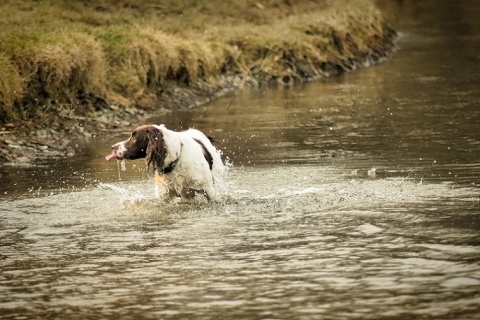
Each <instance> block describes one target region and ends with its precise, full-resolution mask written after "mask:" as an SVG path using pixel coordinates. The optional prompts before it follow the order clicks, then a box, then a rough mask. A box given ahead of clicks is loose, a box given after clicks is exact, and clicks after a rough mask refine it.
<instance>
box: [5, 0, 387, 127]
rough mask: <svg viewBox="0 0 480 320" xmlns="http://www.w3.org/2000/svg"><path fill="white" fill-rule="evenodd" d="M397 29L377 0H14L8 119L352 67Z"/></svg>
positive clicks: (9, 2) (9, 17)
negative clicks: (221, 82)
mask: <svg viewBox="0 0 480 320" xmlns="http://www.w3.org/2000/svg"><path fill="white" fill-rule="evenodd" d="M386 32H388V28H386V24H385V22H384V21H383V20H382V17H381V16H380V14H379V12H378V11H377V10H376V9H375V8H374V6H373V4H372V1H371V0H356V1H351V0H335V1H333V0H317V1H312V0H265V1H261V2H260V1H251V0H234V1H221V0H214V1H196V0H175V1H174V0H165V1H155V0H124V1H116V0H83V1H69V0H49V1H48V0H6V1H4V2H2V4H0V71H1V75H2V76H1V77H0V117H1V118H0V121H3V122H6V121H11V120H22V119H23V120H25V119H29V118H33V117H35V118H40V119H46V120H48V119H49V118H50V117H51V116H56V115H63V114H72V113H73V114H86V113H88V112H94V110H95V108H98V106H95V105H94V104H91V103H89V102H88V101H89V99H91V98H92V97H94V98H98V97H99V98H101V99H102V100H103V101H105V100H106V101H108V102H109V103H110V104H122V105H125V106H131V107H134V106H136V105H137V103H138V101H139V100H141V99H142V97H144V96H146V95H159V94H161V92H162V90H163V89H164V88H166V87H172V86H180V87H196V86H200V85H202V84H209V83H210V84H213V83H215V82H216V81H217V80H218V79H219V77H220V76H221V75H227V76H237V77H241V78H243V79H246V80H251V81H277V82H283V83H290V82H292V81H301V80H304V79H308V78H313V77H317V76H321V75H323V74H326V73H331V72H336V71H338V70H349V68H353V67H354V65H353V63H352V61H354V60H355V59H358V58H362V57H368V56H369V55H373V56H374V55H375V54H376V51H378V50H379V49H380V45H381V44H380V43H379V42H380V41H381V39H384V38H385V33H386ZM150 107H155V106H150Z"/></svg>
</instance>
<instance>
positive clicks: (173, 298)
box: [0, 1, 480, 319]
mask: <svg viewBox="0 0 480 320" xmlns="http://www.w3.org/2000/svg"><path fill="white" fill-rule="evenodd" d="M380 4H381V7H382V8H383V10H384V11H385V12H386V13H387V14H389V15H391V16H392V19H394V21H396V26H397V29H399V30H400V31H401V32H402V34H401V38H400V40H399V45H400V47H401V49H400V50H399V51H398V52H397V53H396V55H395V57H394V58H393V59H392V60H391V61H388V62H386V63H384V64H382V65H378V66H375V67H371V68H367V69H362V70H358V71H356V72H354V73H350V74H346V75H343V76H341V77H336V78H331V79H326V80H323V81H319V82H316V83H309V84H306V85H304V86H299V87H294V88H276V89H275V88H265V89H261V90H246V91H243V92H237V93H235V94H231V95H230V96H227V97H224V98H222V99H220V100H217V101H215V102H213V103H211V104H209V105H206V106H204V107H199V108H197V109H194V110H190V111H187V112H182V113H176V114H169V115H166V116H164V117H162V118H160V119H152V121H153V122H157V123H158V122H163V123H165V124H166V125H167V127H170V128H172V129H181V128H187V127H191V126H194V127H196V128H199V129H202V130H205V131H207V132H209V133H210V134H211V135H213V136H215V137H216V138H217V146H218V147H219V148H221V149H223V150H224V152H225V155H226V156H228V157H229V158H230V161H231V162H232V163H233V166H232V167H231V170H230V174H229V177H228V179H227V181H226V182H225V183H226V184H227V185H228V188H227V190H226V192H224V194H222V196H221V198H220V200H219V201H218V202H217V203H213V204H212V203H206V202H205V201H203V200H202V199H198V200H196V201H194V202H182V203H176V204H167V205H165V204H160V203H158V202H156V201H155V199H154V198H153V193H154V190H153V186H152V178H151V177H150V176H149V175H148V174H147V173H145V172H144V165H143V163H142V162H141V161H140V162H130V163H128V164H127V171H125V172H124V171H120V170H119V169H118V168H117V166H116V164H115V163H105V162H104V160H103V156H104V155H105V154H107V153H108V152H109V150H108V149H109V145H110V144H111V143H112V142H114V141H117V140H118V139H119V138H123V136H117V137H115V136H112V137H108V138H95V139H92V141H90V142H89V144H88V145H81V146H78V150H79V152H77V156H76V157H74V158H70V159H67V160H65V161H61V162H44V163H41V166H40V167H37V168H9V167H4V168H0V174H1V185H0V192H1V200H0V245H1V251H0V268H1V274H0V293H1V294H0V314H1V318H2V319H3V318H5V319H10V318H11V319H15V318H17V319H21V318H28V319H33V318H36V319H43V318H45V319H46V318H65V319H86V318H88V319H97V318H102V319H105V318H106V319H109V318H122V319H128V318H135V319H141V318H150V319H185V318H192V319H207V318H210V319H227V318H228V319H319V318H321V319H379V318H382V319H386V318H387V319H390V318H392V319H405V318H415V319H418V318H422V319H477V318H478V316H479V315H480V213H479V212H480V188H479V183H480V134H479V126H480V90H479V89H480V88H479V83H480V67H479V66H480V55H479V52H480V40H479V37H480V22H479V21H478V19H477V18H478V17H477V16H476V15H475V14H474V13H475V12H479V11H480V7H479V5H478V4H476V5H475V4H474V3H473V2H470V1H442V4H441V5H440V4H438V1H397V2H393V1H392V2H386V3H380Z"/></svg>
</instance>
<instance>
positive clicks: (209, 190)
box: [203, 185, 217, 201]
mask: <svg viewBox="0 0 480 320" xmlns="http://www.w3.org/2000/svg"><path fill="white" fill-rule="evenodd" d="M203 192H204V193H205V197H207V200H208V201H214V200H215V199H216V198H217V192H216V191H215V189H214V188H213V186H212V185H209V186H207V187H206V188H205V189H203Z"/></svg>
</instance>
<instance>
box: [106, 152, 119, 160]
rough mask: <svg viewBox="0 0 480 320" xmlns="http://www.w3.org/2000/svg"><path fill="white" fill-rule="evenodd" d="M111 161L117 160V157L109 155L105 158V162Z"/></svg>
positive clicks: (113, 154)
mask: <svg viewBox="0 0 480 320" xmlns="http://www.w3.org/2000/svg"><path fill="white" fill-rule="evenodd" d="M112 159H117V155H116V154H115V153H111V154H109V155H108V156H106V157H105V160H107V161H110V160H112Z"/></svg>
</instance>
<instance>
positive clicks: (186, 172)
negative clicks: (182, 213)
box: [105, 124, 225, 201]
mask: <svg viewBox="0 0 480 320" xmlns="http://www.w3.org/2000/svg"><path fill="white" fill-rule="evenodd" d="M212 142H213V139H212V138H211V137H208V136H206V135H205V134H203V133H202V132H201V131H199V130H196V129H188V130H186V131H181V132H176V131H172V130H169V129H167V128H166V127H165V125H163V124H162V125H143V126H140V127H138V128H136V129H135V130H133V132H132V133H131V135H130V137H129V138H128V139H127V140H125V141H120V142H118V143H115V144H114V145H113V146H112V153H111V154H109V155H107V156H106V157H105V160H107V161H111V160H113V159H117V160H124V159H127V160H135V159H141V158H145V159H146V163H147V169H149V168H150V167H153V170H154V172H155V181H156V184H155V190H156V195H157V197H158V198H160V199H169V198H170V199H171V198H174V197H182V198H192V197H193V196H194V195H195V194H197V193H201V194H202V193H203V194H204V195H205V196H206V198H207V199H208V200H209V201H210V200H214V199H215V198H216V191H215V187H214V183H215V181H214V173H215V172H217V173H218V172H220V173H222V172H224V171H225V165H224V164H223V162H222V159H221V153H220V151H219V150H217V149H216V148H215V147H214V146H213V144H212Z"/></svg>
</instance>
